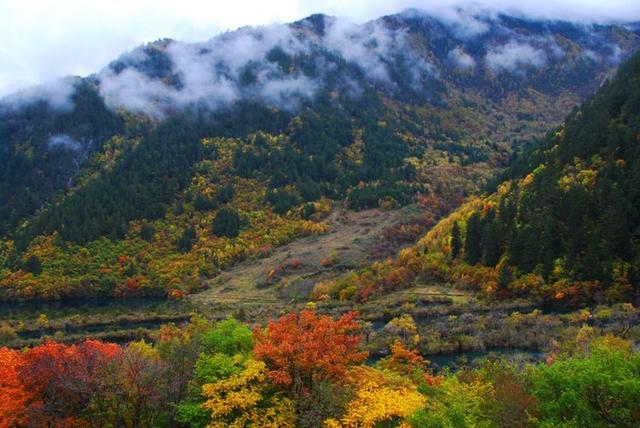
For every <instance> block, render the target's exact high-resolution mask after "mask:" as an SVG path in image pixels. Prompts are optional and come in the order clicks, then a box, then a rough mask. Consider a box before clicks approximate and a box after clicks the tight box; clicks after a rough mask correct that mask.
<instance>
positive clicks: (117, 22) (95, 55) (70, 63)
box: [0, 0, 640, 96]
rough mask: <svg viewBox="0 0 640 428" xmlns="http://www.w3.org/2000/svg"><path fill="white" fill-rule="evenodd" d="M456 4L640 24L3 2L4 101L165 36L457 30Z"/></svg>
mask: <svg viewBox="0 0 640 428" xmlns="http://www.w3.org/2000/svg"><path fill="white" fill-rule="evenodd" d="M479 4H481V5H480V6H479ZM452 6H462V7H461V8H462V10H464V11H469V10H471V11H473V10H477V9H478V8H481V9H487V10H494V11H495V10H501V11H505V12H507V13H515V14H522V15H527V16H531V17H539V18H554V19H567V20H578V21H583V22H585V21H587V22H593V21H598V22H607V21H633V20H640V2H639V1H630V0H610V1H607V2H602V1H600V0H563V1H557V0H536V1H533V0H518V1H516V0H486V1H482V2H478V1H474V0H395V1H388V0H350V1H344V0H271V1H262V0H254V1H252V0H234V1H233V2H223V1H218V0H214V1H211V0H181V1H179V2H178V1H173V0H135V1H131V0H109V1H104V0H96V1H86V0H59V1H55V2H54V1H51V0H20V1H9V0H7V1H0V39H1V40H2V44H0V96H2V95H7V94H9V93H12V92H15V91H17V90H18V89H21V88H24V87H27V86H30V85H35V84H40V83H42V82H45V81H50V80H54V79H56V78H60V77H63V76H67V75H87V74H90V73H92V72H95V71H97V70H99V69H101V68H102V67H104V66H105V65H106V64H107V63H108V61H110V60H111V59H113V58H115V57H117V56H118V54H119V53H121V52H124V51H126V50H127V49H130V48H131V47H132V46H137V45H139V44H141V43H144V42H148V41H152V40H156V39H159V38H163V37H171V38H176V39H180V40H186V41H196V40H206V39H209V38H211V37H212V36H214V35H215V34H217V33H219V32H220V31H224V30H228V29H231V30H232V29H235V28H238V27H240V26H243V25H267V24H271V23H274V22H280V23H282V22H288V21H293V20H297V19H300V18H303V17H305V16H308V15H310V14H312V13H318V12H322V13H326V14H329V15H336V16H340V17H344V18H347V19H349V20H350V21H353V22H357V23H361V22H364V21H366V20H370V19H374V18H377V17H379V16H381V15H385V14H391V13H397V12H400V11H402V10H404V9H407V8H417V9H422V10H426V11H427V12H429V13H432V14H435V15H438V16H440V17H441V18H442V19H443V20H449V21H450V23H451V24H452V25H454V26H455V25H456V24H455V23H456V20H457V19H458V18H459V16H458V15H455V14H452V13H451V10H452ZM463 24H464V25H459V30H460V32H461V33H463V32H470V33H474V32H480V31H482V30H483V24H482V22H480V21H476V22H475V23H473V24H474V25H469V23H468V22H464V23H463Z"/></svg>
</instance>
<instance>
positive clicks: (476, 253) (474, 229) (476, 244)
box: [464, 212, 482, 265]
mask: <svg viewBox="0 0 640 428" xmlns="http://www.w3.org/2000/svg"><path fill="white" fill-rule="evenodd" d="M481 243H482V224H481V219H480V214H479V213H477V212H474V213H473V214H471V217H469V220H467V236H466V237H465V241H464V250H465V261H466V262H467V263H469V264H470V265H475V264H477V263H478V262H479V261H480V257H481V256H482V247H481Z"/></svg>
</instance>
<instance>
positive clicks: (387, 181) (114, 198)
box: [0, 11, 640, 299]
mask: <svg viewBox="0 0 640 428" xmlns="http://www.w3.org/2000/svg"><path fill="white" fill-rule="evenodd" d="M639 34H640V30H639V28H638V26H637V25H625V26H621V25H592V26H585V25H578V24H573V23H567V22H547V21H532V20H527V19H521V18H514V17H509V16H504V15H496V16H493V15H478V16H472V15H469V14H466V13H464V12H461V11H458V12H457V14H456V15H455V17H448V18H436V17H432V16H427V15H425V14H422V13H420V12H417V11H407V12H404V13H401V14H398V15H393V16H387V17H383V18H381V19H379V20H376V21H372V22H369V23H366V24H363V25H354V24H350V23H347V22H343V21H341V20H338V19H335V18H331V17H327V16H323V15H314V16H311V17H309V18H307V19H305V20H302V21H299V22H296V23H293V24H288V25H274V26H268V27H259V28H242V29H239V30H237V31H234V32H229V33H225V34H222V35H220V36H218V37H216V38H214V39H211V40H209V41H206V42H202V43H194V44H187V43H182V42H178V41H172V40H161V41H158V42H154V43H151V44H148V45H146V46H143V47H140V48H137V49H135V50H133V51H131V52H129V53H127V54H124V55H122V56H121V57H120V58H119V59H117V60H116V61H114V62H113V63H111V64H110V65H109V66H108V67H106V68H105V69H104V70H102V71H100V72H99V73H97V74H95V75H93V76H89V77H87V78H70V79H65V80H64V81H61V82H57V83H55V84H50V85H48V86H44V87H42V88H36V89H33V90H29V91H25V92H23V93H20V94H16V95H14V96H12V97H8V98H7V99H5V100H4V101H3V103H2V107H1V108H0V116H1V120H0V178H1V180H0V181H1V184H0V234H2V236H3V237H4V238H3V240H2V241H1V242H0V244H1V245H0V284H2V291H1V292H0V294H1V297H2V298H5V299H13V298H17V297H24V298H31V297H41V298H56V297H61V296H75V295H90V296H94V295H116V296H121V295H148V294H159V295H167V294H169V295H174V296H175V295H180V294H182V293H184V292H189V291H192V290H195V289H198V288H199V287H201V284H202V280H203V279H205V278H207V277H211V276H215V275H216V274H217V273H218V272H219V271H220V270H221V269H224V268H225V266H228V265H229V264H231V263H234V262H236V261H238V260H242V259H244V258H247V257H251V256H259V255H260V254H264V253H265V252H266V253H268V252H269V251H270V248H271V247H273V246H277V245H281V244H282V243H284V242H288V241H290V240H292V239H295V238H296V237H299V236H302V235H307V234H315V233H322V232H323V230H324V228H325V227H326V226H325V225H323V224H322V219H323V217H324V216H326V215H327V213H328V211H330V209H331V208H330V206H331V201H341V202H343V203H344V204H345V205H346V206H347V207H349V208H354V209H362V208H368V207H374V206H384V207H393V206H397V205H402V204H406V203H408V202H411V201H412V200H414V198H417V197H422V198H424V197H427V198H431V200H434V201H436V203H434V205H437V206H438V207H439V208H438V212H446V211H448V210H449V209H451V208H453V207H455V206H457V205H458V204H459V203H460V201H461V200H462V198H463V197H464V196H465V195H467V194H469V193H471V192H474V191H477V190H478V189H479V188H480V187H481V186H482V185H483V184H484V183H485V182H486V180H487V179H488V178H489V177H490V176H491V174H492V173H493V171H494V170H495V169H496V168H501V167H504V166H506V165H507V163H508V162H509V160H510V159H511V157H512V156H513V154H514V152H515V151H517V150H519V149H520V148H521V147H522V146H523V145H524V144H525V143H526V142H529V141H531V140H532V139H534V138H536V137H537V136H539V135H541V133H542V132H544V131H545V130H546V129H549V127H550V126H551V125H554V124H556V123H557V122H558V121H559V120H560V119H561V118H562V117H563V116H564V115H565V114H566V113H567V112H568V111H569V110H570V108H571V107H573V106H574V105H576V104H577V103H578V102H579V101H580V100H582V99H584V98H585V97H586V96H587V95H589V94H590V93H592V92H593V91H594V90H595V89H596V88H597V87H598V85H599V84H600V83H601V82H602V81H603V80H604V79H605V78H606V77H607V76H609V75H610V74H611V73H612V70H614V69H615V67H616V66H617V65H618V64H619V62H620V61H622V60H623V59H625V58H627V57H628V56H629V55H630V54H631V53H632V52H634V51H635V50H636V49H637V47H638V43H639V39H640V36H639ZM518 263H520V262H518ZM523 263H524V262H523ZM527 263H529V262H527ZM531 263H533V262H531ZM586 263H588V262H586ZM524 267H525V266H524V265H523V268H524Z"/></svg>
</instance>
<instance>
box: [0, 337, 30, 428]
mask: <svg viewBox="0 0 640 428" xmlns="http://www.w3.org/2000/svg"><path fill="white" fill-rule="evenodd" d="M21 364H22V354H20V352H18V351H14V350H11V349H8V348H0V428H10V427H15V426H22V425H24V424H25V422H26V412H25V408H26V405H27V403H28V402H29V401H30V399H31V394H30V393H29V392H28V391H26V390H25V388H24V385H23V384H22V382H21V380H20V377H19V367H20V365H21Z"/></svg>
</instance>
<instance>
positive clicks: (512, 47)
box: [485, 40, 547, 72]
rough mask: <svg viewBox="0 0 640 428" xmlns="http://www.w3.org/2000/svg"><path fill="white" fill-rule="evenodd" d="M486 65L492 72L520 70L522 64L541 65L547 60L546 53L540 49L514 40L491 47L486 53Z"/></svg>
mask: <svg viewBox="0 0 640 428" xmlns="http://www.w3.org/2000/svg"><path fill="white" fill-rule="evenodd" d="M485 61H486V63H487V66H488V67H489V68H490V69H491V70H493V71H494V72H499V71H502V70H507V71H511V72H516V71H520V70H521V69H522V67H524V66H532V67H542V66H544V65H545V64H546V62H547V55H546V53H545V52H544V50H542V49H538V48H535V47H533V46H532V45H530V44H528V43H521V42H518V41H515V40H512V41H510V42H509V43H507V44H505V45H502V46H497V47H494V48H492V49H491V50H490V51H489V52H488V53H487V55H486V57H485Z"/></svg>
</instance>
